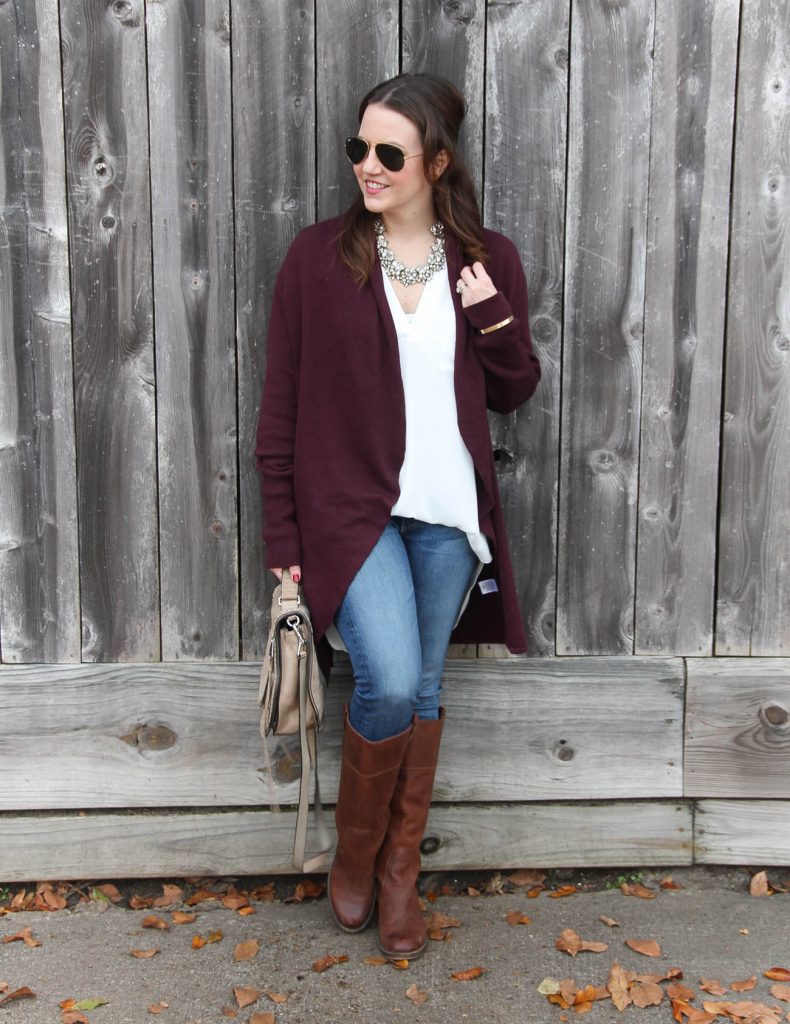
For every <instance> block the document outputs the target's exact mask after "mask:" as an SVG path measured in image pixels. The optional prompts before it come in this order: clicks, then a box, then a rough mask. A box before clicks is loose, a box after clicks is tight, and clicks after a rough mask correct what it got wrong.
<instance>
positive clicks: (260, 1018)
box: [250, 1013, 275, 1024]
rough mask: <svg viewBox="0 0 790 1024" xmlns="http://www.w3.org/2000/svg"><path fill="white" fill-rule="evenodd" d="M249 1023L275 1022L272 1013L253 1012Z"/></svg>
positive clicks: (265, 1023) (272, 1023) (266, 1023)
mask: <svg viewBox="0 0 790 1024" xmlns="http://www.w3.org/2000/svg"><path fill="white" fill-rule="evenodd" d="M250 1024H275V1021H274V1014H273V1013H253V1015H252V1016H251V1017H250Z"/></svg>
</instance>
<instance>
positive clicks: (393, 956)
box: [379, 939, 428, 960]
mask: <svg viewBox="0 0 790 1024" xmlns="http://www.w3.org/2000/svg"><path fill="white" fill-rule="evenodd" d="M427 948H428V940H427V939H426V940H425V942H424V943H423V944H422V945H421V946H420V948H419V949H414V950H412V951H411V952H410V953H393V952H391V950H389V949H385V948H384V947H383V946H382V944H381V942H379V949H380V950H381V952H382V953H383V954H384V956H385V957H386V958H387V959H388V960H416V959H417V958H418V957H420V956H422V955H423V953H424V952H425V950H426V949H427Z"/></svg>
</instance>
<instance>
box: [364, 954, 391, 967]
mask: <svg viewBox="0 0 790 1024" xmlns="http://www.w3.org/2000/svg"><path fill="white" fill-rule="evenodd" d="M362 963H363V964H367V965H368V967H383V966H384V964H387V963H389V960H387V958H386V957H385V956H366V957H363V959H362Z"/></svg>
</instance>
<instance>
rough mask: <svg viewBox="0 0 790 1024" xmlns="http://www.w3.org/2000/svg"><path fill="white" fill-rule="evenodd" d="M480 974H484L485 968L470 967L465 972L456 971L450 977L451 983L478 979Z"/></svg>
mask: <svg viewBox="0 0 790 1024" xmlns="http://www.w3.org/2000/svg"><path fill="white" fill-rule="evenodd" d="M481 974H485V967H470V968H469V969H468V970H466V971H456V972H455V974H451V975H450V977H451V978H452V979H453V981H473V980H474V979H475V978H479V977H480V975H481Z"/></svg>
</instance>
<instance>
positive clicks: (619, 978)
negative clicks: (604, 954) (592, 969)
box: [606, 960, 631, 1010]
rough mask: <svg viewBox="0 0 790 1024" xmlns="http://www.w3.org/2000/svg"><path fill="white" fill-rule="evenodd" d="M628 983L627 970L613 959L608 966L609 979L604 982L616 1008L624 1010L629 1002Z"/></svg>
mask: <svg viewBox="0 0 790 1024" xmlns="http://www.w3.org/2000/svg"><path fill="white" fill-rule="evenodd" d="M629 983H630V977H629V972H628V971H626V970H625V969H624V968H623V967H621V966H620V964H619V963H618V962H617V961H616V960H615V962H614V963H613V964H612V966H611V967H610V968H609V979H608V981H607V982H606V987H607V989H608V990H609V992H610V993H611V995H612V1002H613V1003H614V1005H615V1006H616V1007H617V1009H618V1010H624V1009H625V1008H626V1006H628V1005H629V1004H630V1003H631V996H630V995H629V994H628V988H629Z"/></svg>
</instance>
